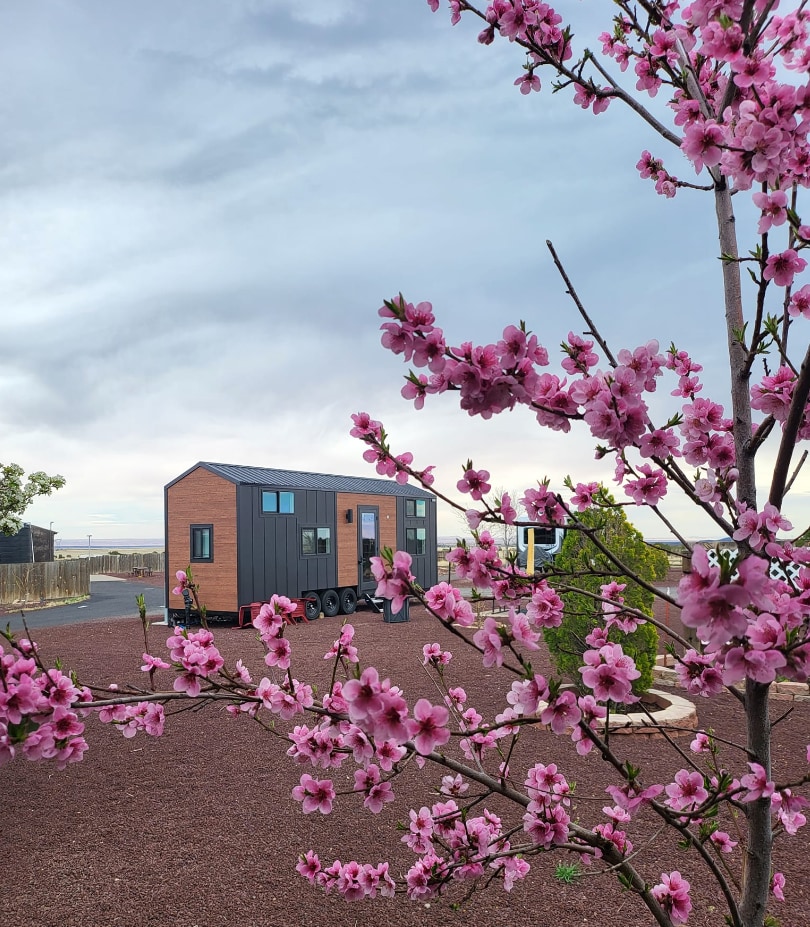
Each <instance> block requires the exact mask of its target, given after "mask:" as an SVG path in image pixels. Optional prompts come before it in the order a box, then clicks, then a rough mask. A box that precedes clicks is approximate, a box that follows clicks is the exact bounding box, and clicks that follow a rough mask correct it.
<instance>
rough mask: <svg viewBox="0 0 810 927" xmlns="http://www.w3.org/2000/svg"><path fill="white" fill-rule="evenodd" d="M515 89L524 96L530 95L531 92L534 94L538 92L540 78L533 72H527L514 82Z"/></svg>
mask: <svg viewBox="0 0 810 927" xmlns="http://www.w3.org/2000/svg"><path fill="white" fill-rule="evenodd" d="M514 83H515V87H519V88H520V92H521V93H522V94H524V96H525V95H526V94H528V93H531V92H532V90H534V91H535V92H539V91H540V78H539V77H538V76H537V75H536V74H535V73H534V71H527V72H526V73H525V74H523V75H521V76H520V77H518V78H517V80H515V82H514Z"/></svg>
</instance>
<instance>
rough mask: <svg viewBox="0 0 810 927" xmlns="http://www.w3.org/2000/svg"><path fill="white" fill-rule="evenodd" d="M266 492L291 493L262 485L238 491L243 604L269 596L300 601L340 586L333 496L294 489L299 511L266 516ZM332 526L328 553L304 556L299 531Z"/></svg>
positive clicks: (241, 601)
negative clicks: (304, 596) (312, 593)
mask: <svg viewBox="0 0 810 927" xmlns="http://www.w3.org/2000/svg"><path fill="white" fill-rule="evenodd" d="M262 489H278V490H282V491H283V490H287V489H289V487H288V486H284V485H275V484H270V483H264V484H262V485H261V486H249V485H241V486H238V487H237V525H238V555H237V559H238V567H237V569H238V572H239V601H240V604H243V605H244V604H247V603H248V602H259V601H262V600H264V599H269V598H270V596H271V595H273V594H274V593H277V594H279V595H287V596H291V597H296V596H299V595H301V593H302V592H307V591H309V590H311V589H314V590H317V589H328V588H334V586H335V584H336V582H337V551H336V544H337V531H336V522H335V515H336V513H335V494H334V493H331V492H322V491H316V490H294V493H295V506H294V508H295V512H294V514H291V515H285V514H275V515H270V514H268V515H263V514H262V512H261V491H262ZM305 527H306V528H331V537H332V547H331V552H330V553H329V554H321V555H308V556H306V557H305V556H303V555H302V554H301V528H305Z"/></svg>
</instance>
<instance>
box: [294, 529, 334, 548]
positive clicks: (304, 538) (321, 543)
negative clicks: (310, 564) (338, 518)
mask: <svg viewBox="0 0 810 927" xmlns="http://www.w3.org/2000/svg"><path fill="white" fill-rule="evenodd" d="M331 552H332V529H331V528H302V529H301V553H302V554H330V553H331Z"/></svg>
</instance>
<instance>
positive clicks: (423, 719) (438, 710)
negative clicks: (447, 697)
mask: <svg viewBox="0 0 810 927" xmlns="http://www.w3.org/2000/svg"><path fill="white" fill-rule="evenodd" d="M449 717H450V713H449V712H448V710H447V709H446V708H445V707H444V706H443V705H431V704H430V702H429V701H428V700H427V699H426V698H420V699H419V700H418V701H417V703H416V704H415V705H414V706H413V719H412V720H409V721H407V722H406V724H407V727H408V734H409V736H410V738H411V739H412V740H413V743H414V746H415V747H416V750H417V752H418V753H421V754H422V755H423V756H427V754H429V753H431V752H432V751H433V750H435V749H436V748H437V747H441V746H443V745H444V744H446V743H447V741H448V740H450V731H449V730H448V728H447V721H448V719H449Z"/></svg>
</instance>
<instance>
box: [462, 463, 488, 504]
mask: <svg viewBox="0 0 810 927" xmlns="http://www.w3.org/2000/svg"><path fill="white" fill-rule="evenodd" d="M488 479H489V471H487V470H473V469H472V467H468V468H467V469H466V470H465V471H464V477H463V478H462V479H460V480H459V481H458V483H457V484H456V486H457V488H458V491H459V492H468V493H469V494H470V495H471V496H472V497H473V499H477V500H481V499H483V498H484V496H485V495H486V494H487V493H488V492H489V491H490V489H491V488H492V487H491V486H490V484H489V483H488V482H487V480H488Z"/></svg>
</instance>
